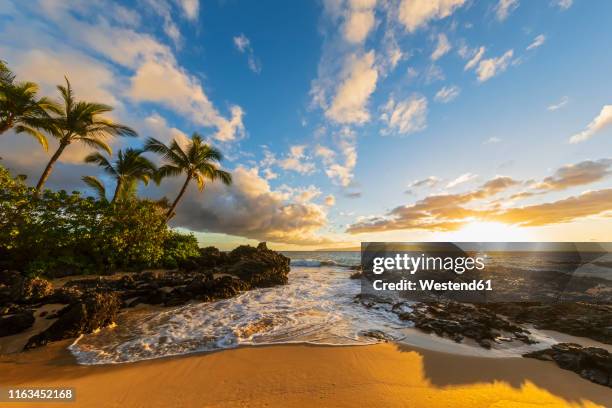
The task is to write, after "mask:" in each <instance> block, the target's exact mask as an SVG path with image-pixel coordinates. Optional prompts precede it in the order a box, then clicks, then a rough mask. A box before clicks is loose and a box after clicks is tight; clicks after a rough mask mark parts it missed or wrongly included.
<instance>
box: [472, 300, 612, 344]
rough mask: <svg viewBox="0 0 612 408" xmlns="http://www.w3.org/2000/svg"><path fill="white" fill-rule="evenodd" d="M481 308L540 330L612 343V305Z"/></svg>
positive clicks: (573, 303) (499, 306)
mask: <svg viewBox="0 0 612 408" xmlns="http://www.w3.org/2000/svg"><path fill="white" fill-rule="evenodd" d="M482 307H485V308H487V309H490V310H492V311H495V312H496V313H499V314H502V315H504V316H507V317H508V318H510V319H511V320H513V321H515V322H517V323H529V324H532V325H534V326H535V327H536V328H537V329H542V330H555V331H558V332H562V333H567V334H571V335H573V336H579V337H588V338H590V339H593V340H597V341H600V342H602V343H606V344H612V305H610V304H593V303H587V302H557V303H550V304H543V303H537V302H531V303H518V302H516V303H489V304H484V305H483V306H482Z"/></svg>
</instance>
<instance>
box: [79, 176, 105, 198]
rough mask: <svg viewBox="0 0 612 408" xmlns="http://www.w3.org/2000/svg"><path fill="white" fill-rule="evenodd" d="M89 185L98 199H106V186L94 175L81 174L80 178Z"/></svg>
mask: <svg viewBox="0 0 612 408" xmlns="http://www.w3.org/2000/svg"><path fill="white" fill-rule="evenodd" d="M81 180H83V181H84V182H85V184H87V185H88V186H89V187H91V188H92V189H93V190H94V191H95V192H96V193H97V195H98V198H99V199H100V200H106V188H105V187H104V184H103V183H102V182H101V181H100V180H99V179H98V178H97V177H95V176H83V177H82V178H81Z"/></svg>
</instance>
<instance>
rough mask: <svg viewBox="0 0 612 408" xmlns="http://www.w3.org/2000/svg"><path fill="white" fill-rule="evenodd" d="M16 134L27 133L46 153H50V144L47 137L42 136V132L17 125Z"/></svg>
mask: <svg viewBox="0 0 612 408" xmlns="http://www.w3.org/2000/svg"><path fill="white" fill-rule="evenodd" d="M15 133H26V134H28V135H30V136H32V137H33V138H34V139H36V141H37V142H38V143H40V145H41V146H42V148H43V149H45V151H46V152H47V151H49V143H48V142H47V137H46V136H45V135H44V134H42V133H41V132H40V131H38V130H36V129H34V128H32V127H30V126H26V125H17V126H15Z"/></svg>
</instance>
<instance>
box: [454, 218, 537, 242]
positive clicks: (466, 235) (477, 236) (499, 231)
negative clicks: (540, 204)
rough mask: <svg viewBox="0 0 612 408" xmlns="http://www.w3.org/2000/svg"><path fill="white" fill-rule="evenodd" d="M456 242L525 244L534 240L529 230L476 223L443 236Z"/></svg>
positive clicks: (497, 223) (493, 223) (502, 224)
mask: <svg viewBox="0 0 612 408" xmlns="http://www.w3.org/2000/svg"><path fill="white" fill-rule="evenodd" d="M443 238H444V239H445V240H447V241H454V242H461V241H463V242H524V241H531V240H533V238H534V237H533V236H532V234H531V233H530V231H529V230H527V229H525V228H521V227H517V226H513V225H508V224H504V223H501V222H488V221H474V222H470V223H469V224H466V225H465V226H464V227H463V228H461V229H460V230H458V231H454V232H449V233H446V234H443Z"/></svg>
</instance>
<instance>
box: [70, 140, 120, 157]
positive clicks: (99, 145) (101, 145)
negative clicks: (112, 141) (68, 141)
mask: <svg viewBox="0 0 612 408" xmlns="http://www.w3.org/2000/svg"><path fill="white" fill-rule="evenodd" d="M76 140H79V141H81V142H83V143H84V144H86V145H87V146H89V147H93V148H94V149H98V150H104V151H105V152H106V153H108V154H109V155H110V154H113V150H112V149H111V147H110V146H109V145H108V144H107V143H106V142H105V141H103V140H100V139H97V138H95V137H79V138H78V139H76Z"/></svg>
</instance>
